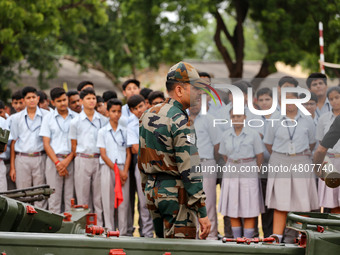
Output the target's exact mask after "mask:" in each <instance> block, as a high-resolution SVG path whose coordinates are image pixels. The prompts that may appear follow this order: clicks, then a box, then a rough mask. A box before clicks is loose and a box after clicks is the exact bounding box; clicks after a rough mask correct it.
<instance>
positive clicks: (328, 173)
mask: <svg viewBox="0 0 340 255" xmlns="http://www.w3.org/2000/svg"><path fill="white" fill-rule="evenodd" d="M324 161H325V165H324V166H322V170H321V171H322V177H323V178H324V179H325V183H326V185H327V186H328V187H330V188H337V187H339V186H340V172H339V171H338V170H337V169H336V168H335V166H334V164H332V163H331V160H330V158H329V157H328V156H326V157H325V160H324Z"/></svg>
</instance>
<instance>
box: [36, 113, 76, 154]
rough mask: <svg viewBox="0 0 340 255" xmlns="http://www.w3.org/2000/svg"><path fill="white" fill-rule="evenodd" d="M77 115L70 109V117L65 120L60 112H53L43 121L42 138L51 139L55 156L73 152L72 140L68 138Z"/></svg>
mask: <svg viewBox="0 0 340 255" xmlns="http://www.w3.org/2000/svg"><path fill="white" fill-rule="evenodd" d="M76 116H77V115H76V114H75V113H74V112H73V111H71V110H70V109H68V115H67V117H66V118H65V119H64V118H63V117H62V116H61V115H60V114H59V113H58V110H57V109H55V110H52V111H51V112H50V113H49V114H48V115H46V116H45V117H44V119H43V122H42V124H41V129H40V136H45V137H49V138H50V145H51V147H52V149H53V151H54V153H55V154H69V153H70V152H71V140H70V139H69V138H68V133H69V130H70V123H71V120H72V119H74V118H75V117H76Z"/></svg>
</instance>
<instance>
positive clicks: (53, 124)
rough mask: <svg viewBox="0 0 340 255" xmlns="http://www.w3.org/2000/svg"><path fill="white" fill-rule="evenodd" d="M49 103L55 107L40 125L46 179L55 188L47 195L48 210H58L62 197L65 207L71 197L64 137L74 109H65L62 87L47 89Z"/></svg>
mask: <svg viewBox="0 0 340 255" xmlns="http://www.w3.org/2000/svg"><path fill="white" fill-rule="evenodd" d="M50 95H51V99H52V105H53V106H54V107H55V109H54V110H52V111H51V112H50V113H49V114H48V115H46V116H45V118H44V120H43V122H42V124H41V129H40V136H42V139H43V143H44V148H45V151H46V154H47V156H48V157H47V160H46V173H45V174H46V182H47V184H49V185H50V187H51V188H54V189H55V193H53V194H52V195H51V196H50V198H49V201H48V202H49V210H50V211H52V212H55V213H61V208H62V201H63V202H64V203H65V206H64V209H65V211H68V210H70V208H71V198H73V197H74V196H73V189H74V184H73V182H74V178H73V158H74V154H73V153H72V152H71V142H70V140H69V139H68V132H69V129H70V122H71V120H72V119H73V118H75V117H76V115H77V114H76V113H75V112H73V111H70V110H69V109H68V98H67V96H66V92H65V90H64V89H63V88H54V89H52V90H51V92H50Z"/></svg>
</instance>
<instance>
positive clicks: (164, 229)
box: [138, 98, 207, 238]
mask: <svg viewBox="0 0 340 255" xmlns="http://www.w3.org/2000/svg"><path fill="white" fill-rule="evenodd" d="M192 126H193V125H190V121H189V118H188V115H187V113H186V112H185V111H184V110H183V107H182V105H181V104H180V103H179V102H178V101H176V100H174V99H171V98H168V99H167V100H166V101H165V102H164V103H163V104H161V105H157V106H154V107H152V108H150V109H149V110H148V111H146V112H145V113H144V114H143V115H142V117H141V118H140V121H139V136H140V138H139V152H138V167H139V169H140V172H141V180H142V187H143V190H144V192H145V195H146V199H147V206H148V209H149V211H150V214H151V216H152V218H153V222H154V227H155V230H156V235H157V236H158V237H169V238H195V237H196V227H197V216H198V217H200V218H203V217H206V216H207V212H206V207H205V194H204V192H203V185H202V175H201V174H200V173H196V172H195V166H197V165H199V156H198V151H197V147H196V146H195V142H196V139H195V132H194V130H193V128H192ZM166 174H168V175H169V179H168V180H166V178H165V179H164V178H163V180H158V179H157V175H162V176H163V177H164V176H167V175H166Z"/></svg>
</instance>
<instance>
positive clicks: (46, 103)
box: [38, 91, 51, 111]
mask: <svg viewBox="0 0 340 255" xmlns="http://www.w3.org/2000/svg"><path fill="white" fill-rule="evenodd" d="M38 96H39V103H38V106H39V108H41V109H45V110H47V111H50V110H51V109H50V100H49V99H48V97H47V95H46V93H45V92H44V91H38Z"/></svg>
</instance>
